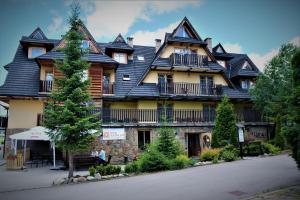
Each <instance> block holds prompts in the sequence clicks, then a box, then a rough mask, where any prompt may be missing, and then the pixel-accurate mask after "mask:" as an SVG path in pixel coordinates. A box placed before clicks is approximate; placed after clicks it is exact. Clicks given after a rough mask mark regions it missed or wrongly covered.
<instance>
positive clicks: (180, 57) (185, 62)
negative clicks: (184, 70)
mask: <svg viewBox="0 0 300 200" xmlns="http://www.w3.org/2000/svg"><path fill="white" fill-rule="evenodd" d="M170 61H171V64H172V65H173V66H187V67H204V66H207V65H208V57H207V56H204V55H199V54H178V53H172V54H171V55H170Z"/></svg>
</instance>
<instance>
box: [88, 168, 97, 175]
mask: <svg viewBox="0 0 300 200" xmlns="http://www.w3.org/2000/svg"><path fill="white" fill-rule="evenodd" d="M89 173H90V176H95V174H96V169H95V167H90V168H89Z"/></svg>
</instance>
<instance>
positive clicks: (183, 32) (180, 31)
mask: <svg viewBox="0 0 300 200" xmlns="http://www.w3.org/2000/svg"><path fill="white" fill-rule="evenodd" d="M175 36H177V37H184V38H191V36H190V35H189V34H188V32H187V31H186V29H185V28H184V27H182V26H181V27H179V29H178V30H177V32H176V35H175Z"/></svg>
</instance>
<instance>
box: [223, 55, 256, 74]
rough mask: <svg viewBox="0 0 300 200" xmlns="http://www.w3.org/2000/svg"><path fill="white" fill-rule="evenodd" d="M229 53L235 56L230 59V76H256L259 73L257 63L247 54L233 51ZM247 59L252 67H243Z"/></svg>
mask: <svg viewBox="0 0 300 200" xmlns="http://www.w3.org/2000/svg"><path fill="white" fill-rule="evenodd" d="M228 54H229V55H231V56H233V59H231V60H229V61H228V65H229V72H228V76H229V78H232V77H235V76H250V77H256V76H257V75H258V73H259V69H258V68H257V67H256V65H255V64H254V63H253V62H252V61H251V59H250V58H249V57H248V56H247V55H246V54H233V53H228ZM245 61H247V62H248V63H249V65H250V66H251V68H252V69H242V67H243V64H244V63H245Z"/></svg>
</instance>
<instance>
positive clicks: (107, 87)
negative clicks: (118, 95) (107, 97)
mask: <svg viewBox="0 0 300 200" xmlns="http://www.w3.org/2000/svg"><path fill="white" fill-rule="evenodd" d="M114 91H115V84H114V83H108V84H107V83H102V92H103V94H114Z"/></svg>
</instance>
